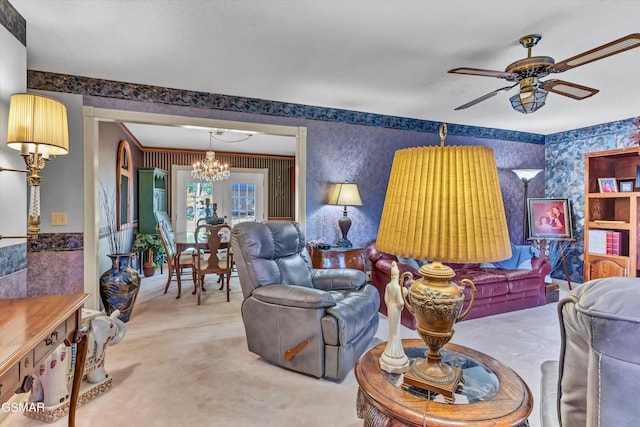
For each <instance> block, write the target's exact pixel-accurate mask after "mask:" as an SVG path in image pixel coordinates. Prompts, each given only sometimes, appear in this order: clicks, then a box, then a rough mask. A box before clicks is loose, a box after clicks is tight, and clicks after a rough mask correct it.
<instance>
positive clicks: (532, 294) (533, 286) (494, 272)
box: [367, 243, 551, 329]
mask: <svg viewBox="0 0 640 427" xmlns="http://www.w3.org/2000/svg"><path fill="white" fill-rule="evenodd" d="M367 257H368V259H369V261H370V262H371V284H372V285H373V286H375V287H376V289H377V290H378V292H379V293H380V296H381V298H380V309H379V310H380V312H381V313H382V314H384V315H386V314H387V306H386V304H385V303H384V291H385V288H386V286H387V283H389V280H390V279H391V262H392V261H396V262H398V258H397V257H396V256H395V255H391V254H387V253H385V252H382V251H379V250H378V249H377V248H376V246H375V243H372V244H370V245H369V246H368V247H367ZM448 265H449V266H450V267H451V268H453V270H454V271H455V273H456V275H455V277H454V278H453V279H452V280H453V281H454V282H456V283H458V284H459V283H460V281H461V280H462V279H465V278H466V279H469V280H471V281H472V282H473V283H474V285H475V286H476V297H475V302H474V303H473V306H472V307H471V311H469V314H468V315H467V316H466V317H465V320H468V319H475V318H478V317H484V316H490V315H493V314H498V313H504V312H508V311H515V310H521V309H523V308H529V307H535V306H539V305H544V304H545V302H546V296H545V282H544V279H545V277H546V276H547V275H549V273H550V272H551V265H550V264H549V257H548V256H547V255H545V254H542V253H540V254H539V256H538V257H533V258H532V259H531V270H523V269H520V270H505V269H501V268H481V267H480V264H448ZM398 269H399V270H400V274H402V273H404V272H406V271H409V272H411V273H412V275H413V277H414V279H417V278H419V277H420V274H419V273H418V270H417V269H416V268H414V267H411V266H409V265H406V264H401V263H400V262H398ZM404 285H405V286H407V287H408V286H409V283H408V280H407V281H406V283H405V284H404ZM469 298H470V290H469V288H468V287H467V289H465V303H464V305H463V310H464V309H466V307H467V305H468V301H469ZM400 321H401V323H402V324H403V325H404V326H406V327H408V328H411V329H415V328H416V321H415V318H414V317H413V315H412V314H411V313H410V312H409V311H408V310H403V311H402V315H401V318H400Z"/></svg>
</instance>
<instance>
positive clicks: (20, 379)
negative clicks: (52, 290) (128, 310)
mask: <svg viewBox="0 0 640 427" xmlns="http://www.w3.org/2000/svg"><path fill="white" fill-rule="evenodd" d="M88 298H89V294H73V295H49V296H41V297H31V298H15V299H4V300H0V337H2V339H1V340H0V363H1V365H0V403H3V402H6V401H7V400H9V399H10V398H11V397H12V396H13V395H14V393H15V392H16V390H17V389H21V391H29V390H30V389H31V382H30V381H29V379H30V377H29V375H31V373H32V372H33V371H34V369H35V368H36V367H38V366H40V362H42V361H43V360H44V359H45V358H46V357H47V356H49V355H50V354H51V353H52V352H53V351H54V350H55V349H56V348H57V347H58V345H60V344H61V343H62V342H63V341H65V343H66V345H71V344H73V343H75V344H77V345H78V347H77V353H76V354H77V359H76V365H75V368H74V377H73V388H72V390H71V401H70V408H69V426H75V417H76V408H77V406H78V396H79V393H80V383H81V381H82V375H83V373H84V363H85V359H86V357H87V336H86V335H85V331H83V330H82V306H83V305H84V302H85V301H86V300H87V299H88Z"/></svg>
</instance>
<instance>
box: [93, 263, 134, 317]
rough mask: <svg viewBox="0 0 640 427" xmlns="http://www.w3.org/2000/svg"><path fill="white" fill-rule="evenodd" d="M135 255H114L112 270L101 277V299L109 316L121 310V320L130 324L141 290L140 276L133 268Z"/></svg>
mask: <svg viewBox="0 0 640 427" xmlns="http://www.w3.org/2000/svg"><path fill="white" fill-rule="evenodd" d="M133 255H134V254H132V253H129V254H113V255H109V258H111V268H110V269H109V270H107V271H105V272H104V273H103V274H102V276H100V298H101V299H102V304H103V305H104V308H105V311H106V312H107V315H111V313H113V312H114V311H115V310H120V320H122V321H123V322H125V323H126V322H128V321H129V318H130V317H131V311H132V310H133V305H134V303H135V302H136V297H137V296H138V291H139V290H140V275H139V274H138V272H137V271H136V270H135V269H134V268H133V267H131V258H132V257H133Z"/></svg>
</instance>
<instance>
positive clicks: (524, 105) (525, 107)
mask: <svg viewBox="0 0 640 427" xmlns="http://www.w3.org/2000/svg"><path fill="white" fill-rule="evenodd" d="M526 93H527V94H528V95H527V96H525V97H524V98H523V97H522V96H521V95H522V93H519V94H517V95H513V96H512V97H511V98H509V101H511V106H512V107H513V109H514V110H516V111H518V112H520V113H522V114H529V113H533V112H535V111H538V109H540V108H541V107H542V106H544V103H545V101H546V100H547V94H548V93H549V92H547V91H546V90H544V89H539V88H536V89H535V90H534V91H527V92H526Z"/></svg>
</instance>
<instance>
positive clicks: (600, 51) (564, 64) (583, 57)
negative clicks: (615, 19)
mask: <svg viewBox="0 0 640 427" xmlns="http://www.w3.org/2000/svg"><path fill="white" fill-rule="evenodd" d="M636 47H640V33H633V34H629V35H628V36H625V37H622V38H621V39H618V40H614V41H612V42H610V43H607V44H603V45H602V46H600V47H596V48H595V49H591V50H588V51H586V52H583V53H581V54H579V55H576V56H574V57H571V58H569V59H565V60H564V61H560V62H558V63H557V64H555V65H553V67H552V68H554V69H555V70H558V71H567V70H570V69H572V68H575V67H579V66H580V65H585V64H588V63H590V62H593V61H597V60H598V59H603V58H606V57H608V56H611V55H615V54H617V53H621V52H624V51H626V50H629V49H633V48H636Z"/></svg>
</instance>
